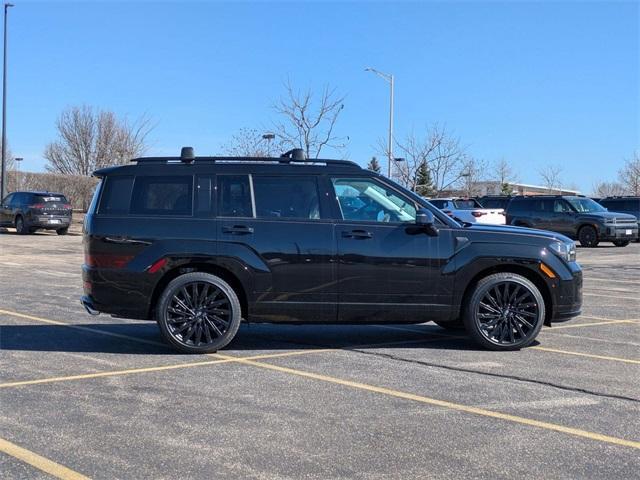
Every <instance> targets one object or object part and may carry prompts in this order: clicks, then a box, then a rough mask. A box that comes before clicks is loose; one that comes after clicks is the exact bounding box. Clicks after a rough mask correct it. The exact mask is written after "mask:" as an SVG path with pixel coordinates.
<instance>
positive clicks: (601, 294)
mask: <svg viewBox="0 0 640 480" xmlns="http://www.w3.org/2000/svg"><path fill="white" fill-rule="evenodd" d="M582 294H583V295H587V296H589V297H606V298H611V299H613V300H640V299H639V298H638V297H620V296H618V295H607V294H606V293H589V292H582Z"/></svg>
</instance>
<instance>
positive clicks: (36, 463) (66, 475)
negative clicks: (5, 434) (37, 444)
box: [0, 438, 89, 480]
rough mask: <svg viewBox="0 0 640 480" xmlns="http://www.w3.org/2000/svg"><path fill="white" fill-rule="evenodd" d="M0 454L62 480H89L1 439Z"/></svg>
mask: <svg viewBox="0 0 640 480" xmlns="http://www.w3.org/2000/svg"><path fill="white" fill-rule="evenodd" d="M0 452H2V453H6V454H7V455H10V456H12V457H14V458H17V459H18V460H21V461H23V462H24V463H28V464H29V465H31V466H32V467H35V468H37V469H38V470H41V471H43V472H46V473H48V474H49V475H52V476H54V477H56V478H60V479H62V480H89V477H86V476H84V475H82V474H81V473H78V472H75V471H73V470H71V469H70V468H67V467H65V466H64V465H60V464H59V463H56V462H54V461H52V460H49V459H48V458H45V457H43V456H41V455H38V454H37V453H34V452H32V451H30V450H27V449H26V448H22V447H19V446H18V445H16V444H15V443H11V442H9V441H7V440H4V439H2V438H0Z"/></svg>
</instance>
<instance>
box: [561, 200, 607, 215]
mask: <svg viewBox="0 0 640 480" xmlns="http://www.w3.org/2000/svg"><path fill="white" fill-rule="evenodd" d="M567 202H569V203H570V204H571V206H572V207H573V208H574V209H575V210H576V211H577V212H579V213H592V212H606V211H607V209H606V208H604V207H603V206H602V205H600V204H599V203H598V202H595V201H594V200H592V199H590V198H567Z"/></svg>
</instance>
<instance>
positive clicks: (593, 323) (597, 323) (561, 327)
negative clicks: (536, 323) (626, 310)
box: [543, 317, 640, 331]
mask: <svg viewBox="0 0 640 480" xmlns="http://www.w3.org/2000/svg"><path fill="white" fill-rule="evenodd" d="M590 318H595V317H590ZM621 323H640V320H633V319H632V320H607V321H606V322H591V323H574V324H573V325H558V326H555V325H554V326H553V327H550V330H551V331H553V330H560V329H564V328H580V327H597V326H599V325H616V324H621ZM543 331H544V330H543Z"/></svg>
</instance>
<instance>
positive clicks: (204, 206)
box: [196, 176, 213, 215]
mask: <svg viewBox="0 0 640 480" xmlns="http://www.w3.org/2000/svg"><path fill="white" fill-rule="evenodd" d="M212 212H213V177H211V176H198V177H197V178H196V213H199V214H204V215H210V214H211V213H212Z"/></svg>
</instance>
